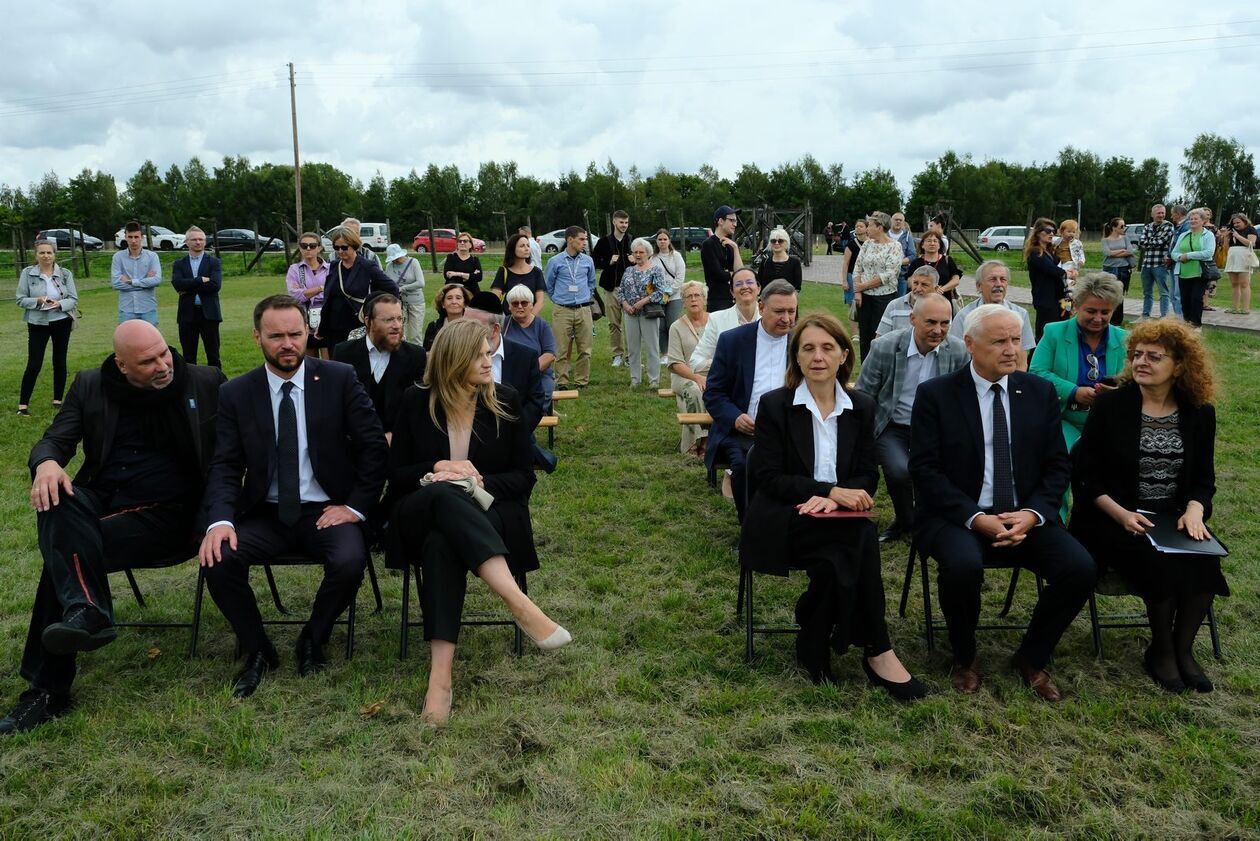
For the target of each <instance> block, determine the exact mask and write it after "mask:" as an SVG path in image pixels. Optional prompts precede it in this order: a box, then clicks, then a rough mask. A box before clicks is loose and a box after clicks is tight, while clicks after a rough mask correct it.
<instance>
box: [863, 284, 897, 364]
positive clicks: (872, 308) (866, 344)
mask: <svg viewBox="0 0 1260 841" xmlns="http://www.w3.org/2000/svg"><path fill="white" fill-rule="evenodd" d="M896 297H897V296H896V294H892V295H872V294H871V293H869V292H863V293H862V306H860V307H858V308H857V316H858V353H860V354H861V357H862V361H863V362H865V361H866V355H867V353H869V352H870V349H871V342H873V341H875V330H876V329H877V328H878V327H879V320H880V319H881V318H883V317H884V310H886V309H888V305H889V304H890V303H892V301H893V299H894V298H896Z"/></svg>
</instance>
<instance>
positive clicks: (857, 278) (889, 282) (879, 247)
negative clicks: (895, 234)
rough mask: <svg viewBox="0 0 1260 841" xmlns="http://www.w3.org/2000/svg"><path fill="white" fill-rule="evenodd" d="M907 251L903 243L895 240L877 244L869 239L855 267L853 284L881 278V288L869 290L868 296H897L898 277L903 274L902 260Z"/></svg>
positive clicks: (866, 291)
mask: <svg viewBox="0 0 1260 841" xmlns="http://www.w3.org/2000/svg"><path fill="white" fill-rule="evenodd" d="M903 256H905V251H904V249H902V247H901V243H900V242H898V241H897V240H895V239H892V240H889V241H888V242H875V241H874V240H870V239H868V240H867V241H866V242H864V243H862V250H861V251H859V252H858V258H857V262H856V263H855V264H854V265H853V283H854V284H855V285H856V284H858V283H864V282H870V281H871V280H874V279H875V278H879V281H880V284H879V286H876V287H873V288H871V289H867V290H865V291H864V294H867V295H896V294H897V277H898V276H899V275H900V274H901V258H902V257H903Z"/></svg>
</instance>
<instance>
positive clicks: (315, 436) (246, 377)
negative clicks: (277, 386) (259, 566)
mask: <svg viewBox="0 0 1260 841" xmlns="http://www.w3.org/2000/svg"><path fill="white" fill-rule="evenodd" d="M303 364H304V365H305V370H304V373H303V379H304V383H303V404H304V407H305V416H306V443H307V448H308V449H309V450H310V457H311V466H312V467H313V468H314V470H315V479H316V480H317V481H318V482H319V485H320V487H322V488H323V489H324V492H325V493H327V494H328V496H329V500H330V503H331V504H334V505H348V506H349V507H351V508H353V509H354V510H355V511H358V512H359V513H360V514H363V515H365V516H366V515H368V514H369V513H371V511H372V509H373V507H374V506H375V505H376V503H377V501H378V500H379V499H380V495H381V488H382V486H383V485H384V484H385V472H386V459H387V458H388V454H389V450H388V447H387V446H386V444H385V432H384V430H382V429H381V422H380V420H379V419H378V418H377V417H376V410H375V409H374V408H373V406H372V401H371V400H370V399H369V398H368V396H367V392H366V391H364V390H363V386H361V385H359V380H358V378H357V377H355V375H354V369H353V368H351V367H350V366H349V365H343V364H341V363H340V362H327V361H325V360H322V359H317V358H315V357H313V356H308V357H306V358H305V360H304V363H303ZM218 426H219V430H218V439H217V443H216V445H215V451H214V461H213V462H211V464H210V476H209V478H208V479H207V481H206V497H205V504H204V506H203V507H204V508H205V516H206V518H207V519H206V522H207V523H215V522H218V521H220V520H228V521H232V522H235V521H236V520H237V518H238V517H240V516H241V515H243V514H246V513H248V512H250V511H252V510H253V509H255V508H257V507H258V506H259V505H261V504H262V503H263V502H264V501H266V498H267V489H268V488H269V487H270V485H271V480H272V477H273V476H274V474H275V470H276V424H275V417H274V415H273V414H272V410H271V391H270V389H269V388H268V385H267V374H266V370H265V368H262V367H258V368H255V369H254V370H252V371H249V372H248V373H245V374H242V375H241V376H239V377H236V378H235V379H233V380H232V381H231V382H229V383H228V384H227V385H225V386H223V389H222V392H221V394H220V398H219V424H218ZM242 479H243V480H244V482H243V483H242Z"/></svg>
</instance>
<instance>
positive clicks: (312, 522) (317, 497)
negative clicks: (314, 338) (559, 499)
mask: <svg viewBox="0 0 1260 841" xmlns="http://www.w3.org/2000/svg"><path fill="white" fill-rule="evenodd" d="M306 339H307V330H306V318H305V312H304V311H303V309H302V307H301V305H300V304H299V303H298V302H297V301H295V300H294V299H293V298H291V297H289V296H288V295H273V296H271V297H270V298H264V299H263V300H262V301H260V302H259V303H258V306H256V307H255V308H254V341H256V342H257V343H258V346H259V348H261V349H262V354H263V359H264V360H265V361H266V364H264V365H262V366H260V367H258V368H255V369H254V370H252V371H250V372H249V373H246V374H242V375H241V376H239V377H237V378H236V379H234V380H232V381H231V382H229V383H228V384H227V385H225V386H223V388H222V390H221V392H220V398H219V424H218V435H217V439H216V445H215V453H214V460H213V461H212V462H211V464H210V474H209V478H208V479H207V480H206V495H205V502H204V508H205V516H206V518H207V521H208V522H209V523H210V527H209V528H208V529H207V530H206V535H205V538H204V539H203V540H202V543H201V551H200V553H199V554H200V559H201V565H202V566H204V567H206V568H207V569H206V584H207V585H208V586H209V588H210V595H211V596H212V597H213V598H214V601H215V604H217V605H218V606H219V609H220V610H221V611H223V615H224V617H226V618H227V620H228V622H229V624H231V626H232V630H233V631H235V632H236V637H237V640H238V641H239V642H240V646H241V650H242V651H244V652H245V657H246V659H245V668H244V670H243V671H242V672H241V673H240V674H239V675H238V676H237V678H236V682H235V685H234V687H233V694H234V695H235V696H236V697H238V698H244V697H246V696H248V695H252V694H253V692H254V690H256V689H257V688H258V685H259V683H261V682H262V679H263V677H264V676H265V675H266V673H267V671H268V670H269V669H273V668H275V667H276V666H277V665H278V664H279V658H278V656H277V654H276V649H275V647H274V646H273V645H272V644H271V640H270V639H268V638H267V633H266V631H265V630H264V629H263V624H262V616H261V615H260V614H259V612H258V603H257V600H256V599H255V598H254V591H253V590H252V589H251V588H250V586H249V567H250V565H251V564H257V563H264V562H267V561H269V560H270V559H272V558H274V557H275V556H277V555H281V554H284V553H286V552H292V551H299V552H302V553H303V554H305V555H308V556H310V557H311V558H313V559H315V560H318V561H322V562H323V565H324V580H323V583H322V584H320V587H319V592H318V593H317V594H316V596H315V604H314V606H313V607H312V609H311V618H310V621H309V622H307V623H306V625H305V627H303V629H302V632H301V634H300V635H299V636H298V642H297V665H298V671H299V672H300V673H301V674H302V675H307V674H311V673H312V672H317V671H320V670H322V669H323V668H324V666H325V665H326V661H325V659H324V652H323V647H324V644H325V643H326V642H327V641H328V637H329V635H330V634H331V632H332V627H333V623H334V622H335V621H336V619H337V617H338V616H340V615H341V614H342V612H343V611H345V609H346V608H347V607H349V606H350V602H351V601H352V600H353V599H354V597H355V594H356V593H357V592H358V590H359V584H360V583H361V582H362V580H363V570H364V569H365V568H366V567H367V545H366V542H365V540H364V534H363V529H362V527H361V524H362V523H363V521H364V519H365V517H366V515H367V514H368V512H370V511H371V510H372V508H373V506H375V505H376V503H377V500H378V499H379V498H380V494H381V488H382V487H383V486H384V484H385V477H386V470H387V466H386V461H387V459H388V455H389V449H388V447H387V446H386V444H385V433H384V431H383V430H382V428H381V422H380V420H379V419H378V417H377V414H376V411H375V409H374V408H373V407H372V401H371V400H370V399H369V398H368V395H367V392H366V391H365V390H364V389H363V386H362V385H360V384H359V381H358V379H357V378H356V376H355V373H354V369H353V368H351V367H350V366H349V365H343V364H342V363H340V362H327V361H324V360H322V359H318V358H316V357H310V356H304V354H305V352H306ZM242 480H243V481H242Z"/></svg>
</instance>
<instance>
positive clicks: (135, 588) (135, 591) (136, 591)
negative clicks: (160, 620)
mask: <svg viewBox="0 0 1260 841" xmlns="http://www.w3.org/2000/svg"><path fill="white" fill-rule="evenodd" d="M123 572H124V573H126V574H127V583H128V584H130V585H131V594H132V595H133V596H135V597H136V604H138V605H140V607H144V596H143V595H141V593H140V585H138V584H136V577H135V576H134V575H132V574H131V568H130V567H128V568H127V569H125V570H123Z"/></svg>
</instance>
